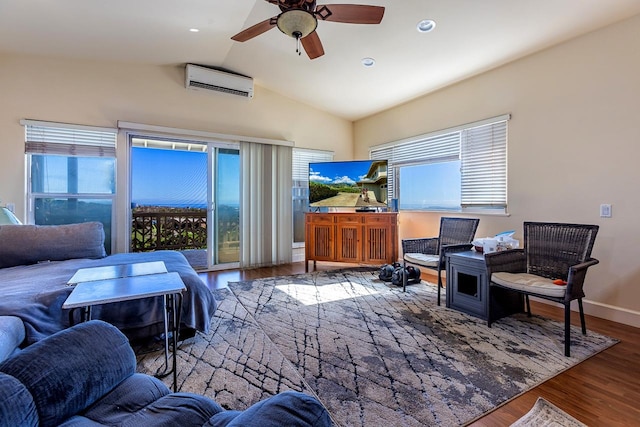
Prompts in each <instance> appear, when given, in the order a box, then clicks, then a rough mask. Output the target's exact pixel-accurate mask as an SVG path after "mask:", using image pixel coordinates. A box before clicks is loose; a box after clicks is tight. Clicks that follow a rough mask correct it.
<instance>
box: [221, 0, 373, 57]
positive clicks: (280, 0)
mask: <svg viewBox="0 0 640 427" xmlns="http://www.w3.org/2000/svg"><path fill="white" fill-rule="evenodd" d="M265 1H266V2H268V3H271V4H275V5H277V6H278V7H279V8H280V10H281V13H280V14H279V15H277V16H274V17H272V18H269V19H265V20H264V21H262V22H259V23H257V24H255V25H253V26H251V27H249V28H247V29H245V30H242V31H240V32H239V33H238V34H236V35H235V36H233V37H231V39H232V40H235V41H238V42H245V41H247V40H250V39H252V38H254V37H256V36H259V35H260V34H262V33H264V32H266V31H268V30H270V29H271V28H273V27H278V29H279V30H280V31H282V32H283V33H284V34H286V35H288V36H290V37H293V38H294V39H296V45H297V46H296V52H297V53H298V55H299V54H300V53H301V50H300V43H302V47H303V48H304V50H305V52H307V55H308V56H309V59H315V58H318V57H320V56H322V55H324V48H323V47H322V42H320V37H318V33H317V32H316V28H317V26H318V19H321V20H323V21H332V22H343V23H348V24H379V23H380V21H382V16H383V15H384V7H382V6H367V5H360V4H327V5H316V2H315V0H265Z"/></svg>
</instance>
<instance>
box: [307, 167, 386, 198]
mask: <svg viewBox="0 0 640 427" xmlns="http://www.w3.org/2000/svg"><path fill="white" fill-rule="evenodd" d="M309 206H311V207H314V208H315V207H317V208H321V207H354V208H364V207H385V206H387V162H386V161H384V160H357V161H346V162H323V163H310V164H309Z"/></svg>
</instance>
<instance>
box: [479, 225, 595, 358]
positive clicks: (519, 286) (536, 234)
mask: <svg viewBox="0 0 640 427" xmlns="http://www.w3.org/2000/svg"><path fill="white" fill-rule="evenodd" d="M597 233H598V226H597V225H584V224H561V223H547V222H525V223H524V249H513V250H508V251H503V252H494V253H490V254H486V255H485V261H486V263H487V276H488V280H489V295H488V297H489V305H488V310H489V313H488V326H489V327H491V323H493V321H495V320H497V319H498V318H499V317H500V307H499V301H498V300H497V299H498V296H497V295H492V294H496V293H497V291H498V289H496V288H501V289H500V290H499V291H500V292H505V290H508V291H509V292H518V293H520V294H522V295H524V297H525V301H526V311H527V315H528V316H531V306H530V304H529V296H530V295H531V296H535V297H538V298H542V299H546V300H550V301H555V302H557V303H560V304H563V305H564V354H565V356H567V357H568V356H569V355H570V344H571V338H570V331H571V301H573V300H578V308H579V311H580V323H581V326H582V334H586V333H587V328H586V326H585V321H584V311H583V308H582V298H583V297H584V296H585V294H584V290H583V285H584V279H585V276H586V274H587V269H588V268H589V267H591V266H592V265H595V264H598V262H599V261H598V260H597V259H594V258H591V250H592V249H593V244H594V242H595V239H596V234H597Z"/></svg>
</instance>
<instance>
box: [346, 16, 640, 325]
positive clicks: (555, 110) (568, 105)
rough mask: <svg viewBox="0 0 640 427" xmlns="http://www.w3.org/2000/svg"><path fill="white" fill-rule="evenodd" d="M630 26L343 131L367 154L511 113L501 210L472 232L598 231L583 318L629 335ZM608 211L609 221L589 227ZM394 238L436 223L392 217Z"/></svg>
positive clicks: (635, 313) (636, 233)
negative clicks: (570, 227) (576, 227)
mask: <svg viewBox="0 0 640 427" xmlns="http://www.w3.org/2000/svg"><path fill="white" fill-rule="evenodd" d="M639 51H640V16H636V17H634V18H632V19H630V20H627V21H623V22H622V23H619V24H616V25H612V26H609V27H606V28H604V29H602V30H600V31H597V32H594V33H591V34H588V35H585V36H582V37H580V38H577V39H574V40H572V41H570V42H567V43H564V44H562V45H560V46H557V47H554V48H551V49H548V50H545V51H542V52H540V53H537V54H534V55H531V56H529V57H527V58H524V59H522V60H519V61H516V62H513V63H511V64H508V65H506V66H503V67H500V68H498V69H495V70H493V71H490V72H487V73H485V74H482V75H480V76H477V77H475V78H471V79H469V80H466V81H464V82H461V83H459V84H456V85H454V86H451V87H448V88H445V89H443V90H440V91H438V92H436V93H433V94H431V95H427V96H424V97H421V98H419V99H417V100H414V101H412V102H409V103H407V104H404V105H401V106H398V107H396V108H393V109H391V110H388V111H385V112H383V113H380V114H377V115H375V116H371V117H368V118H366V119H363V120H360V121H358V122H356V123H355V126H354V132H355V134H354V136H355V155H356V157H365V156H367V155H368V151H369V147H371V146H373V145H376V144H380V143H384V142H388V141H394V140H399V139H402V138H406V137H410V136H413V135H419V134H423V133H427V132H430V131H435V130H438V129H443V128H447V127H451V126H455V125H460V124H464V123H468V122H473V121H476V120H480V119H484V118H488V117H492V116H497V115H500V114H505V113H511V114H512V119H511V120H510V122H509V134H508V138H509V141H508V168H509V169H508V180H509V182H508V203H509V207H508V211H509V214H510V216H508V217H505V216H488V215H483V216H481V220H480V226H479V230H478V234H479V235H480V236H489V235H493V234H495V233H498V232H500V231H504V230H509V229H515V230H517V234H518V235H519V236H518V235H517V236H516V237H520V239H521V238H522V237H521V234H522V222H523V221H525V220H532V221H560V222H577V223H590V224H599V225H600V232H599V235H598V237H597V239H596V245H595V248H594V251H593V256H594V257H595V258H598V259H599V260H600V262H601V263H600V264H599V265H597V266H595V267H592V269H591V270H590V271H589V274H588V275H587V283H586V291H585V292H586V295H587V298H586V299H587V300H588V301H586V310H587V312H589V313H591V314H595V315H598V316H600V317H605V318H610V319H614V320H617V321H621V322H624V323H629V324H634V325H636V326H640V226H639V222H638V218H637V216H636V215H637V213H638V212H640V197H638V190H637V189H636V185H637V183H638V182H640V168H639V167H638V159H640V55H638V52H639ZM601 203H611V204H612V205H613V217H612V218H610V219H607V218H600V217H599V205H600V204H601ZM400 217H401V219H400V222H401V224H400V234H401V237H405V236H406V237H409V236H421V235H422V236H432V235H437V224H438V221H439V217H440V215H437V214H433V213H431V214H429V213H412V214H408V213H402V214H401V216H400Z"/></svg>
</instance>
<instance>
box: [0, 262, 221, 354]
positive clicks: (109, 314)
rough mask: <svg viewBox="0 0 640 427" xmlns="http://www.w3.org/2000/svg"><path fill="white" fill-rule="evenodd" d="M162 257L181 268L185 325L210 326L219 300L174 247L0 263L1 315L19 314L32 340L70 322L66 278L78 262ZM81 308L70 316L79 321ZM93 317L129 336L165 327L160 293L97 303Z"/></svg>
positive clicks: (81, 264) (84, 265) (97, 264)
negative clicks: (65, 306) (10, 264)
mask: <svg viewBox="0 0 640 427" xmlns="http://www.w3.org/2000/svg"><path fill="white" fill-rule="evenodd" d="M147 261H164V263H165V265H166V267H167V271H169V272H172V271H175V272H177V273H178V274H180V277H181V278H182V281H183V282H184V284H185V286H186V288H187V290H186V291H185V292H184V293H183V302H182V310H181V327H182V328H188V329H192V330H198V331H201V332H204V333H206V332H208V330H209V323H210V321H211V318H212V316H213V313H214V312H215V310H216V301H215V299H214V298H213V295H212V293H211V291H210V290H209V289H208V288H207V286H206V285H205V283H204V282H203V281H202V280H201V279H200V277H198V274H197V273H196V272H195V271H194V270H193V268H191V266H190V265H189V263H188V262H187V260H186V258H185V257H184V256H183V255H182V254H181V253H179V252H175V251H157V252H145V253H130V254H115V255H110V256H108V257H105V258H101V259H70V260H65V261H52V262H44V263H39V264H33V265H21V266H17V267H9V268H1V269H0V315H13V316H17V317H20V318H21V319H22V320H23V322H24V324H25V328H26V332H27V337H26V344H32V343H34V342H36V341H39V340H41V339H43V338H45V337H47V336H49V335H52V334H53V333H55V332H57V331H59V330H62V329H65V328H67V327H69V326H70V319H69V311H68V310H63V309H62V304H63V303H64V301H65V300H66V299H67V297H68V296H69V294H70V293H71V291H72V290H73V287H71V286H68V285H67V281H68V280H69V279H70V278H71V277H72V276H73V274H74V273H75V272H76V271H77V270H78V269H80V268H87V267H100V266H106V265H117V264H130V263H137V262H147ZM78 311H79V310H75V312H74V313H73V315H74V318H73V319H72V322H74V323H77V322H78V321H79V317H80V313H79V312H78ZM91 314H92V318H93V319H101V320H104V321H106V322H109V323H111V324H113V325H115V326H116V327H118V328H119V329H120V330H122V331H123V332H124V333H125V334H126V335H127V336H128V337H129V338H131V339H135V338H142V337H150V336H154V335H157V334H160V333H162V332H163V331H164V326H163V315H164V309H163V299H162V297H154V298H144V299H139V300H133V301H125V302H120V303H112V304H104V305H101V306H95V307H93V308H92V311H91Z"/></svg>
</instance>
